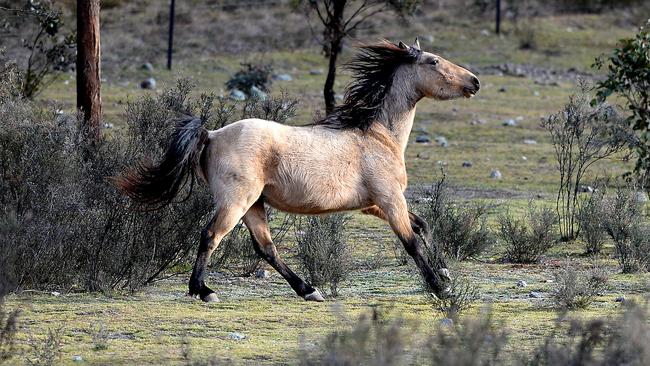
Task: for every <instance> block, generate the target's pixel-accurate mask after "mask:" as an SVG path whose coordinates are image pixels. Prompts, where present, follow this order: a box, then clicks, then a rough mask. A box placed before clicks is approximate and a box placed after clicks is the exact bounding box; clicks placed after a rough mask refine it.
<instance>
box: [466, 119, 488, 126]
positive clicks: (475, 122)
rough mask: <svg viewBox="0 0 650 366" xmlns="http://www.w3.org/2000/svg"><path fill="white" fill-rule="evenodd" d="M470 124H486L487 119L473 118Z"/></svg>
mask: <svg viewBox="0 0 650 366" xmlns="http://www.w3.org/2000/svg"><path fill="white" fill-rule="evenodd" d="M469 124H470V125H472V126H476V125H484V124H485V120H484V119H473V120H471V121H470V122H469Z"/></svg>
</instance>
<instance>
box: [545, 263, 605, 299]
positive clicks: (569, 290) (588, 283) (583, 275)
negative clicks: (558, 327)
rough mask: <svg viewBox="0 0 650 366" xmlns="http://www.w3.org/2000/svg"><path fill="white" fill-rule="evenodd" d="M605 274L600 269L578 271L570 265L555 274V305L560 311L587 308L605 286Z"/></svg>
mask: <svg viewBox="0 0 650 366" xmlns="http://www.w3.org/2000/svg"><path fill="white" fill-rule="evenodd" d="M607 281H608V276H607V273H606V272H605V271H604V270H603V269H601V268H597V267H596V268H592V269H590V270H589V271H584V272H583V271H578V270H576V268H575V266H573V265H571V263H567V264H566V265H565V266H564V268H562V269H561V270H559V271H557V272H556V273H555V283H556V287H555V290H554V291H553V299H554V301H555V304H556V305H557V306H558V307H560V308H562V309H585V308H587V307H588V306H589V305H590V304H591V303H592V302H593V300H594V298H595V297H596V296H598V295H599V294H600V293H601V292H602V291H603V290H605V288H606V286H607Z"/></svg>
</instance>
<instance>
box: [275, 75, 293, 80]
mask: <svg viewBox="0 0 650 366" xmlns="http://www.w3.org/2000/svg"><path fill="white" fill-rule="evenodd" d="M273 80H278V81H291V80H293V78H292V77H291V75H289V74H276V75H273Z"/></svg>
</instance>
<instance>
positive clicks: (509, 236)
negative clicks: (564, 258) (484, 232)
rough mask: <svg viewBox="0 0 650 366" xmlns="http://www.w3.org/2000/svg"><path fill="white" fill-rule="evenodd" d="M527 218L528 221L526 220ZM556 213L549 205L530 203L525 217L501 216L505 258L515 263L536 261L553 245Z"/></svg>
mask: <svg viewBox="0 0 650 366" xmlns="http://www.w3.org/2000/svg"><path fill="white" fill-rule="evenodd" d="M526 220H527V221H526ZM555 221H556V218H555V215H554V214H553V212H552V211H551V209H549V208H548V207H544V206H541V207H536V206H535V205H534V204H533V202H532V201H531V202H529V203H528V212H527V213H526V215H525V216H524V218H523V219H517V218H514V217H513V216H512V215H510V214H504V215H501V216H500V217H499V228H500V230H499V235H500V236H501V239H502V240H503V241H504V242H505V246H506V247H505V250H506V253H505V258H506V259H507V260H509V261H511V262H514V263H535V262H538V261H539V260H540V258H541V256H542V255H543V254H544V253H546V251H548V250H549V249H551V247H552V246H553V244H554V242H555V239H554V227H555Z"/></svg>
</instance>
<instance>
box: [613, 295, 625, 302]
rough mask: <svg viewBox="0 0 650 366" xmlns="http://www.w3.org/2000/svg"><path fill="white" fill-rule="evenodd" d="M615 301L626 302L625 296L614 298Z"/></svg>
mask: <svg viewBox="0 0 650 366" xmlns="http://www.w3.org/2000/svg"><path fill="white" fill-rule="evenodd" d="M614 301H616V302H625V297H623V296H619V297H617V298H616V299H614Z"/></svg>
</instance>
